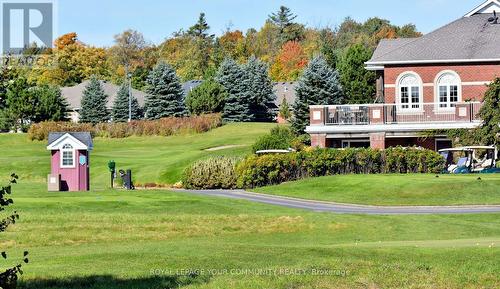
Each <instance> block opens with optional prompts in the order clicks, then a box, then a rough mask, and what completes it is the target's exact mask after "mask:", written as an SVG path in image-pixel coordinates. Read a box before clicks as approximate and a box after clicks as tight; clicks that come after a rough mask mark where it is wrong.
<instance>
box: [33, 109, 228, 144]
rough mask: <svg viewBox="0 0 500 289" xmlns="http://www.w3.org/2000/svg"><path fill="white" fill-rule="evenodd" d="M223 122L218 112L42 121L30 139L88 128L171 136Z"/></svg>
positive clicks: (113, 134)
mask: <svg viewBox="0 0 500 289" xmlns="http://www.w3.org/2000/svg"><path fill="white" fill-rule="evenodd" d="M221 125H222V118H221V115H220V114H206V115H200V116H191V117H168V118H162V119H159V120H135V121H132V122H129V123H99V124H96V125H92V124H88V123H72V122H53V121H49V122H41V123H37V124H33V125H31V127H30V129H29V130H28V137H29V139H30V140H46V139H47V138H48V135H49V132H74V131H88V132H90V133H91V134H92V135H93V136H98V137H108V138H125V137H129V136H133V135H135V136H151V135H156V136H170V135H175V134H181V133H201V132H206V131H209V130H211V129H213V128H216V127H219V126H221Z"/></svg>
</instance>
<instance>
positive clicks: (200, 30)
mask: <svg viewBox="0 0 500 289" xmlns="http://www.w3.org/2000/svg"><path fill="white" fill-rule="evenodd" d="M209 30H210V26H209V25H208V23H207V20H206V18H205V13H203V12H202V13H200V16H199V17H198V22H196V24H194V25H193V26H191V27H190V28H189V30H188V32H187V34H188V35H189V36H193V37H198V38H203V39H205V38H209V37H211V38H213V36H212V35H208V31H209Z"/></svg>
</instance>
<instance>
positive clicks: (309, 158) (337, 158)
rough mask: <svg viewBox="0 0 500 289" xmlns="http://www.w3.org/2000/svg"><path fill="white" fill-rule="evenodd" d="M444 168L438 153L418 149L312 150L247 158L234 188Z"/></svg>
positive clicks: (240, 169)
mask: <svg viewBox="0 0 500 289" xmlns="http://www.w3.org/2000/svg"><path fill="white" fill-rule="evenodd" d="M443 168H444V159H443V158H442V157H441V156H440V155H439V154H438V153H436V152H434V151H430V150H423V149H418V148H402V147H397V148H390V149H387V150H373V149H345V150H336V149H313V150H308V151H301V152H297V153H289V154H277V155H263V156H256V155H252V156H249V157H248V158H247V159H245V160H244V161H242V162H241V163H240V164H239V165H238V166H237V175H238V183H237V186H238V187H241V188H254V187H261V186H267V185H276V184H280V183H283V182H287V181H294V180H298V179H302V178H307V177H320V176H329V175H337V174H378V173H403V174H405V173H439V172H441V171H442V170H443Z"/></svg>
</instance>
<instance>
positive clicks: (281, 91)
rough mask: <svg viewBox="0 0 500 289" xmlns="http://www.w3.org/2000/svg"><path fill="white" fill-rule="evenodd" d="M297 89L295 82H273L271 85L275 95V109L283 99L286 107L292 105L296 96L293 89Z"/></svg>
mask: <svg viewBox="0 0 500 289" xmlns="http://www.w3.org/2000/svg"><path fill="white" fill-rule="evenodd" d="M296 87H297V82H296V81H293V82H275V83H273V91H274V94H275V95H276V100H275V101H274V104H275V105H276V107H280V105H281V103H282V102H283V99H286V102H287V103H288V105H292V104H293V103H294V102H295V98H296V94H295V88H296Z"/></svg>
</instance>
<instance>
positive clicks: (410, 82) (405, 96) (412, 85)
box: [398, 73, 422, 110]
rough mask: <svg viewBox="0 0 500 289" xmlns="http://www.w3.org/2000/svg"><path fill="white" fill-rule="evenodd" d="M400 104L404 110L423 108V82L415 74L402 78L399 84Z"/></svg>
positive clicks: (408, 74)
mask: <svg viewBox="0 0 500 289" xmlns="http://www.w3.org/2000/svg"><path fill="white" fill-rule="evenodd" d="M398 93H399V103H400V107H401V109H403V110H418V109H421V108H422V103H421V101H422V81H421V80H420V77H419V76H418V75H417V74H415V73H406V74H403V75H402V76H400V78H399V82H398Z"/></svg>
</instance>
